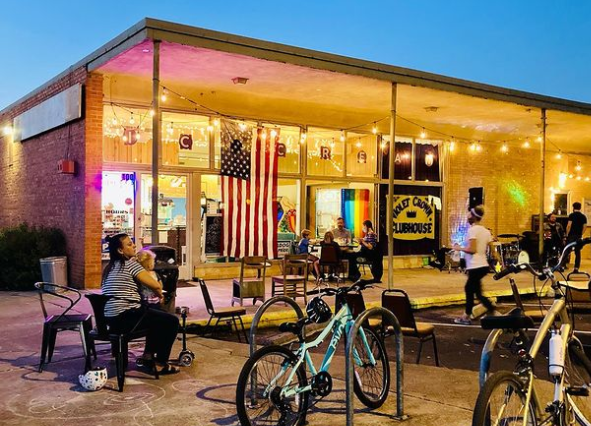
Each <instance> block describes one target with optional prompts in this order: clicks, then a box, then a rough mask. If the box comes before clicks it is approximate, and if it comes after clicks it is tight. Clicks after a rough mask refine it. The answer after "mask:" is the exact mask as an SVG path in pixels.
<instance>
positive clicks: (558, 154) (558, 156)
mask: <svg viewBox="0 0 591 426" xmlns="http://www.w3.org/2000/svg"><path fill="white" fill-rule="evenodd" d="M556 159H557V160H562V152H561V151H558V153H557V154H556Z"/></svg>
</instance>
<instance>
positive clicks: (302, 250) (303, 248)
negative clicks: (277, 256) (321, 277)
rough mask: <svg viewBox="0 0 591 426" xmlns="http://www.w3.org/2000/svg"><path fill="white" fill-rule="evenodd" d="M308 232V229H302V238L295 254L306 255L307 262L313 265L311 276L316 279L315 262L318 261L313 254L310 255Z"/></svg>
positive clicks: (316, 268)
mask: <svg viewBox="0 0 591 426" xmlns="http://www.w3.org/2000/svg"><path fill="white" fill-rule="evenodd" d="M310 234H311V232H310V230H309V229H302V233H301V236H302V238H301V239H300V242H299V244H298V245H297V247H296V254H307V255H308V261H309V262H310V263H312V265H313V270H312V274H313V275H314V276H315V277H318V273H319V270H318V263H317V262H316V261H317V260H318V258H317V257H316V256H314V255H313V254H310Z"/></svg>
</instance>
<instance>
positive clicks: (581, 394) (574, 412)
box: [564, 337, 591, 426]
mask: <svg viewBox="0 0 591 426" xmlns="http://www.w3.org/2000/svg"><path fill="white" fill-rule="evenodd" d="M564 369H565V378H564V381H565V388H566V402H567V404H566V412H565V414H566V420H567V422H566V424H575V421H576V422H578V424H581V425H590V426H591V396H589V395H588V393H589V392H590V391H591V361H590V360H589V358H587V356H586V355H585V352H584V350H583V345H582V344H581V342H580V341H579V339H577V338H576V337H573V338H572V339H571V341H570V342H569V344H568V349H567V356H566V357H565V363H564Z"/></svg>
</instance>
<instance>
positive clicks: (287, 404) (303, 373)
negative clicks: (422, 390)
mask: <svg viewBox="0 0 591 426" xmlns="http://www.w3.org/2000/svg"><path fill="white" fill-rule="evenodd" d="M368 287H370V286H369V285H368V284H365V283H363V282H357V283H355V284H353V285H352V286H350V287H340V288H337V289H334V288H324V289H320V290H315V291H314V293H315V294H318V297H315V298H313V299H311V300H310V302H308V305H307V307H306V312H307V314H308V317H307V318H302V319H301V320H299V321H298V322H295V323H284V324H281V326H280V327H279V330H280V331H283V332H291V333H293V334H295V335H296V336H297V337H298V342H299V345H298V348H297V349H296V350H294V351H292V350H289V349H287V348H285V347H283V346H266V347H263V348H261V349H259V350H258V351H256V352H255V353H254V354H252V356H251V357H250V358H249V359H248V360H247V361H246V363H245V364H244V367H243V368H242V371H241V372H240V376H239V377H238V383H237V385H236V407H237V412H238V418H239V419H240V423H241V424H242V426H255V425H282V426H283V425H285V426H289V425H303V424H304V422H305V420H306V413H307V411H308V408H309V406H310V403H311V402H312V403H313V404H315V403H316V402H317V401H316V402H314V398H323V397H326V396H327V395H329V394H330V393H331V391H332V377H331V375H330V373H329V369H330V365H331V362H332V360H333V357H334V355H335V353H336V350H337V347H338V345H339V342H340V341H341V339H342V338H343V336H345V338H346V336H347V334H348V331H349V329H350V328H351V327H352V326H353V324H354V322H355V320H354V318H353V316H352V314H351V310H350V308H349V306H348V305H347V304H346V303H344V299H345V298H344V297H343V296H344V295H345V294H346V293H348V292H357V291H361V290H364V289H365V288H368ZM324 296H336V300H337V306H339V304H340V305H342V306H341V308H340V309H339V311H338V312H337V313H336V315H334V316H333V315H332V311H331V309H330V307H329V306H328V304H327V303H326V302H325V301H324V300H323V297H324ZM327 321H329V322H328V323H327V325H326V327H324V329H323V330H322V331H321V332H320V334H319V335H318V337H317V338H315V339H314V340H313V341H311V342H306V341H305V339H304V332H303V328H304V325H305V324H306V323H308V322H317V323H324V322H327ZM331 333H332V337H331V339H330V343H329V345H328V348H327V350H326V353H325V355H324V358H323V360H322V364H321V365H320V368H318V369H317V368H316V367H315V365H314V362H313V361H312V357H311V356H310V350H311V349H313V348H316V347H318V346H319V345H320V344H321V343H322V342H323V341H324V340H325V339H326V337H328V335H329V334H331ZM353 358H354V365H355V367H354V371H355V380H354V390H355V395H357V398H359V400H360V401H361V402H362V403H363V404H364V405H365V406H367V407H369V408H378V407H380V406H381V405H382V404H383V403H384V402H385V401H386V398H387V397H388V392H389V389H390V365H389V363H388V356H387V354H386V351H385V349H384V344H383V341H382V339H381V338H380V337H379V336H378V334H376V332H375V331H373V330H372V329H370V328H368V327H361V328H360V329H359V333H358V334H357V336H356V337H355V344H354V350H353ZM306 368H308V371H307V370H306ZM307 373H309V374H307Z"/></svg>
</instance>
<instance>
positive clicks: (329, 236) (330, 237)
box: [314, 231, 343, 276]
mask: <svg viewBox="0 0 591 426" xmlns="http://www.w3.org/2000/svg"><path fill="white" fill-rule="evenodd" d="M326 246H333V247H334V248H335V252H336V254H337V260H338V262H339V264H340V263H341V260H342V257H343V254H342V250H341V246H340V245H338V243H336V242H335V240H334V234H333V233H332V232H331V231H328V232H326V233H325V234H324V239H323V240H322V241H321V242H320V250H322V249H323V248H324V247H326ZM320 257H322V252H321V254H320ZM314 270H315V271H317V273H318V276H320V259H317V260H316V261H315V262H314Z"/></svg>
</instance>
